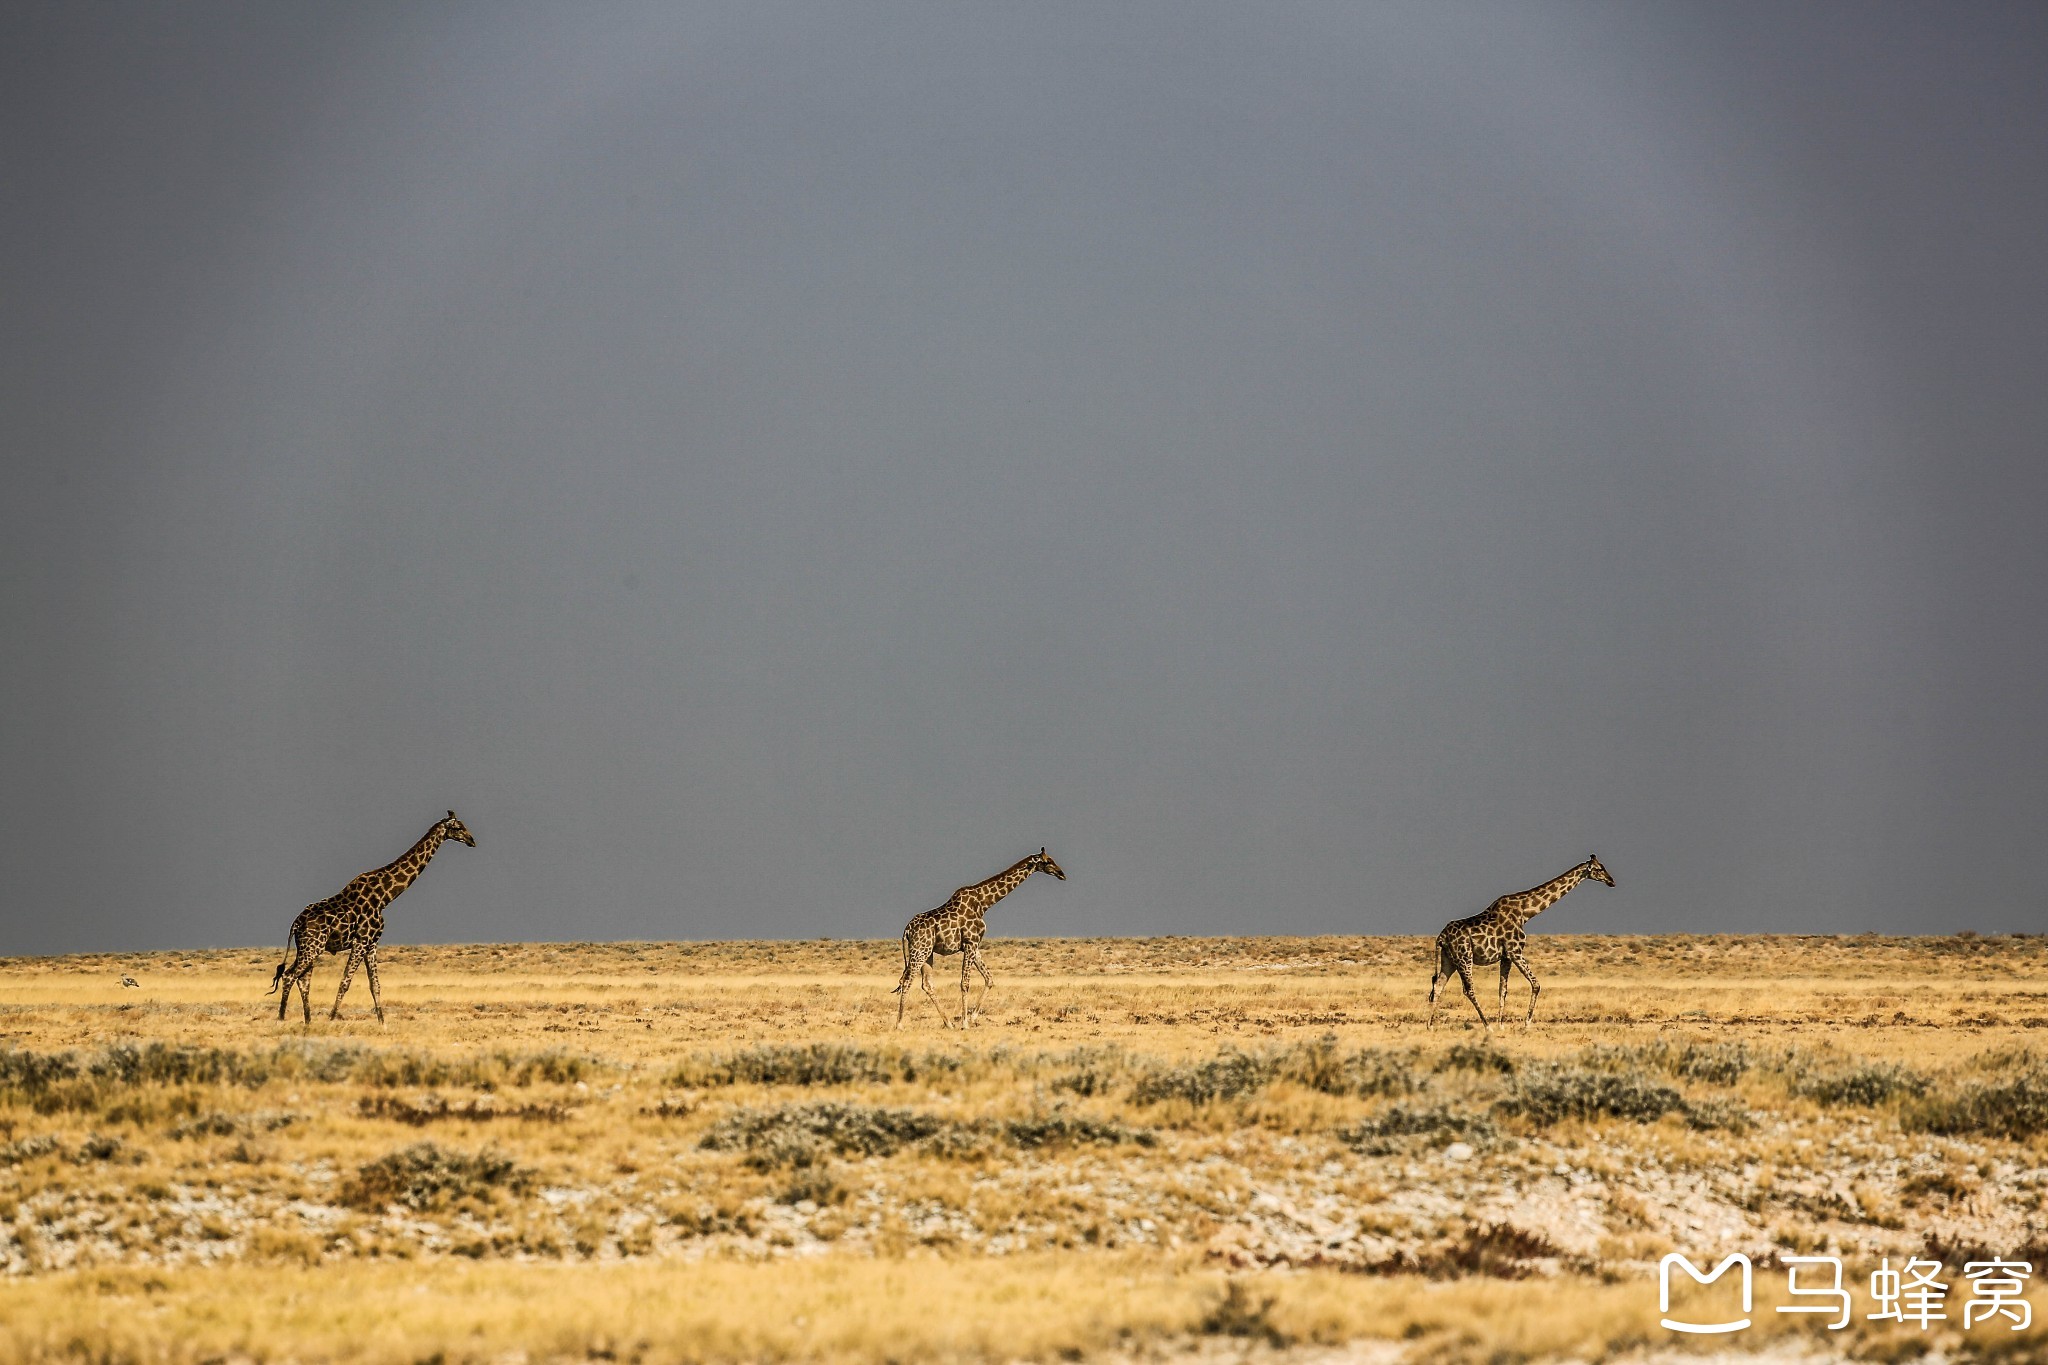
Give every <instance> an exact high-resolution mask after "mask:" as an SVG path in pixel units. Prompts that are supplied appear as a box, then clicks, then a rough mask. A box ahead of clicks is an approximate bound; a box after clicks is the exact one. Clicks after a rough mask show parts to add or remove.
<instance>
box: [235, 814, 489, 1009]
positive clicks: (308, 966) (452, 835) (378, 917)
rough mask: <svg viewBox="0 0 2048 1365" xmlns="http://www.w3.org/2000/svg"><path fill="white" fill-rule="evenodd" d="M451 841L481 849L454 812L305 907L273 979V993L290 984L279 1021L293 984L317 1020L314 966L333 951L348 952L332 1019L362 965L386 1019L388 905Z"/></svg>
mask: <svg viewBox="0 0 2048 1365" xmlns="http://www.w3.org/2000/svg"><path fill="white" fill-rule="evenodd" d="M449 839H460V840H461V841H462V842H463V843H465V844H468V845H469V846H470V847H471V848H475V847H476V839H475V837H474V836H473V835H471V834H470V832H469V830H468V829H467V828H465V827H464V826H463V823H462V822H461V821H460V820H458V819H456V818H455V812H454V811H452V810H451V811H449V812H448V818H447V819H445V820H436V821H435V822H434V827H433V828H432V829H430V830H428V831H427V832H426V834H425V835H424V836H422V837H421V839H420V841H419V842H418V843H416V844H414V845H413V846H412V847H411V848H409V849H407V850H406V852H405V856H404V857H402V858H400V859H398V860H397V861H396V862H393V863H387V864H386V865H385V866H383V867H380V868H378V869H376V870H375V871H373V872H365V873H364V874H363V875H362V876H360V877H357V878H356V879H355V880H354V881H351V882H350V883H349V884H348V885H347V886H344V887H343V888H341V890H340V891H338V892H336V893H335V894H334V895H332V896H329V897H328V898H327V899H326V900H324V901H315V902H313V903H312V904H311V905H309V906H307V907H306V908H305V909H303V910H301V911H299V917H298V918H297V919H295V920H293V921H292V928H291V933H290V934H289V935H288V936H287V937H286V939H285V960H284V961H283V962H280V963H278V964H277V972H276V974H275V975H273V976H272V977H271V978H270V989H271V990H272V991H274V990H276V989H277V988H278V987H279V986H283V987H284V994H283V995H282V996H280V997H279V998H278V1002H277V1017H278V1018H279V1019H282V1018H284V1014H285V1009H286V1008H287V1007H288V1006H289V1005H290V1004H291V1002H292V987H293V986H297V987H298V988H299V1008H300V1009H301V1010H303V1011H304V1012H305V1015H306V1022H307V1023H309V1024H310V1023H312V1022H313V1004H312V1001H311V999H310V998H309V997H310V995H311V987H310V983H311V981H312V977H313V968H314V967H315V966H316V965H318V963H319V961H320V959H321V958H322V957H323V956H325V955H326V954H328V953H346V954H347V959H346V960H345V961H344V962H343V963H342V968H341V989H340V990H338V991H336V992H335V993H334V1008H333V1010H331V1011H330V1012H329V1013H328V1015H327V1017H328V1018H329V1019H338V1018H340V1017H341V997H343V996H344V995H347V994H348V986H349V982H350V981H351V980H353V979H354V978H355V974H356V966H357V964H358V963H360V964H361V965H362V967H363V969H364V971H365V972H366V973H367V974H368V975H369V978H370V1003H371V1004H372V1005H373V1006H375V1007H376V1010H377V1022H378V1023H380V1024H381V1023H383V1022H384V997H383V994H382V992H380V991H379V990H378V988H377V940H378V939H380V938H382V937H383V936H384V907H385V906H387V905H389V904H391V902H393V901H395V900H397V899H398V896H399V893H400V892H402V891H404V890H405V888H407V887H408V886H411V885H412V884H413V882H414V881H416V880H418V878H419V875H420V873H421V872H424V871H425V870H426V866H427V861H428V859H430V858H432V857H433V856H434V854H435V853H436V852H438V851H439V850H440V847H441V845H442V843H444V842H445V841H447V840H449ZM294 950H296V951H294ZM265 994H266V995H267V994H269V992H268V991H266V992H265Z"/></svg>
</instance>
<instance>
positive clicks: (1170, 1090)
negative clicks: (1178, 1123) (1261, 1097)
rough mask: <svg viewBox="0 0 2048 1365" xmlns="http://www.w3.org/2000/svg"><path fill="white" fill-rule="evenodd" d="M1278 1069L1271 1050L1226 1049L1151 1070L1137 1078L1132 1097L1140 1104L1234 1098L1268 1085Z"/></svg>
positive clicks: (1207, 1101)
mask: <svg viewBox="0 0 2048 1365" xmlns="http://www.w3.org/2000/svg"><path fill="white" fill-rule="evenodd" d="M1279 1073H1280V1067H1279V1062H1278V1059H1277V1058H1276V1057H1274V1056H1273V1055H1272V1054H1270V1053H1251V1052H1225V1053H1223V1054H1222V1055H1220V1056H1217V1057H1212V1058H1210V1059H1209V1060H1208V1061H1205V1062H1189V1063H1187V1064H1185V1065H1182V1066H1173V1067H1161V1068H1158V1069H1155V1070H1152V1071H1148V1072H1146V1073H1145V1074H1144V1075H1142V1076H1140V1077H1139V1078H1138V1083H1137V1085H1136V1086H1135V1087H1133V1088H1132V1091H1131V1098H1132V1099H1133V1100H1135V1101H1137V1102H1138V1103H1139V1104H1157V1103H1159V1102H1160V1101H1162V1100H1186V1101H1187V1102H1188V1103H1190V1104H1209V1103H1212V1102H1214V1101H1216V1100H1234V1099H1238V1098H1240V1097H1242V1096H1245V1095H1250V1094H1254V1093H1256V1092H1257V1091H1260V1090H1263V1089H1265V1088H1266V1086H1268V1085H1270V1084H1271V1083H1272V1081H1273V1079H1274V1078H1275V1077H1276V1076H1278V1075H1279Z"/></svg>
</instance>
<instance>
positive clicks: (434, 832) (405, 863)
mask: <svg viewBox="0 0 2048 1365" xmlns="http://www.w3.org/2000/svg"><path fill="white" fill-rule="evenodd" d="M447 838H448V833H447V831H446V830H445V829H444V828H443V827H442V822H440V821H438V820H437V821H435V822H434V827H433V828H432V829H430V830H428V831H427V832H426V833H425V834H424V835H422V836H421V837H420V841H419V842H418V843H416V844H414V845H413V846H412V847H411V848H409V849H407V850H406V851H405V853H404V855H403V856H402V857H400V858H399V859H398V860H397V861H396V862H391V863H387V864H385V865H384V866H383V867H380V868H378V869H377V870H376V871H375V872H373V873H371V874H370V877H371V880H372V882H373V884H374V886H375V888H376V891H375V897H374V898H375V899H376V901H377V903H378V908H380V909H381V908H382V907H384V906H386V905H389V904H391V902H392V901H394V900H397V899H398V893H399V892H401V891H403V890H405V888H406V887H408V886H411V885H412V884H413V880H414V879H415V878H417V877H418V876H419V875H420V873H422V872H424V871H425V870H426V867H427V862H428V860H429V859H431V858H432V857H433V856H434V855H435V854H436V853H438V852H439V851H440V849H441V844H442V843H443V842H444V841H445V840H446V839H447Z"/></svg>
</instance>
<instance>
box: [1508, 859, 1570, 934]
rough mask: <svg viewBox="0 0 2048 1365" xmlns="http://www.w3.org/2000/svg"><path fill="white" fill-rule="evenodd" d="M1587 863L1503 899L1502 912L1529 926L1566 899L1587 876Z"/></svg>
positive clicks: (1518, 922)
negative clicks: (1569, 892)
mask: <svg viewBox="0 0 2048 1365" xmlns="http://www.w3.org/2000/svg"><path fill="white" fill-rule="evenodd" d="M1588 866H1589V864H1587V863H1580V864H1579V865H1578V866H1577V867H1575V868H1573V869H1572V870H1571V871H1569V872H1567V873H1565V874H1564V875H1562V876H1559V877H1553V878H1551V879H1550V880H1549V881H1547V882H1545V883H1543V885H1541V886H1532V887H1530V888H1529V889H1528V890H1527V891H1524V892H1521V893H1520V894H1518V895H1513V896H1503V897H1501V910H1502V912H1503V913H1504V914H1505V915H1506V916H1507V917H1508V918H1509V919H1512V920H1513V921H1514V922H1515V923H1516V924H1527V923H1528V922H1529V921H1530V920H1532V919H1534V918H1536V916H1538V915H1540V914H1542V913H1543V912H1544V911H1545V910H1548V909H1549V908H1550V907H1551V906H1553V905H1555V904H1557V903H1558V902H1559V901H1561V900H1563V899H1564V893H1565V892H1567V891H1569V890H1571V889H1572V888H1573V887H1575V886H1577V885H1578V884H1579V882H1580V880H1581V879H1583V878H1584V877H1585V875H1586V868H1587V867H1588Z"/></svg>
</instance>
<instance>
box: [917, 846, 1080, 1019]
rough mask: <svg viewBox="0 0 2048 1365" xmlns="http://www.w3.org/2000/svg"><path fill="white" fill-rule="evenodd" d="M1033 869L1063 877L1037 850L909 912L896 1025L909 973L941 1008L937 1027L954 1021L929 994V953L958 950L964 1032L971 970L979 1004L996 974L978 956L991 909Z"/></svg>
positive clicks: (947, 953)
mask: <svg viewBox="0 0 2048 1365" xmlns="http://www.w3.org/2000/svg"><path fill="white" fill-rule="evenodd" d="M1034 872H1050V873H1051V874H1052V875H1053V876H1054V877H1056V878H1058V879H1059V880H1060V881H1065V880H1066V879H1067V874H1066V873H1065V872H1064V871H1062V870H1061V868H1060V865H1059V864H1058V863H1056V862H1054V861H1053V860H1052V858H1051V857H1049V856H1048V855H1047V854H1046V851H1045V850H1044V849H1043V848H1040V849H1039V850H1038V852H1036V853H1034V854H1032V855H1031V856H1030V857H1029V858H1026V859H1024V860H1023V861H1022V862H1019V863H1016V864H1014V865H1012V866H1010V867H1008V868H1006V869H1004V870H1003V871H1001V872H998V873H997V874H996V875H995V876H993V877H990V878H989V879H988V880H987V881H985V882H976V883H975V884H974V885H972V886H963V887H961V888H960V889H959V890H958V891H955V892H954V893H953V894H952V895H951V896H950V897H948V898H947V900H946V903H945V904H944V905H941V906H938V907H937V908H936V909H932V910H927V911H925V912H924V913H922V914H919V915H913V916H911V918H910V923H908V924H906V925H904V926H903V976H902V977H901V979H899V980H898V981H897V982H896V989H895V990H894V991H892V992H891V994H893V995H895V996H897V997H899V998H898V999H897V1001H896V1027H897V1028H902V1027H903V1007H904V1005H905V1004H907V1003H908V1002H909V1000H910V982H911V978H913V977H915V978H917V980H918V981H919V983H920V984H921V985H923V987H924V994H925V998H926V999H927V1000H929V1001H931V1002H932V1008H933V1009H935V1010H937V1011H938V1012H939V1026H940V1027H941V1028H951V1027H952V1025H953V1021H952V1020H951V1019H949V1018H948V1017H947V1016H946V1007H945V1006H944V1005H941V1004H940V1003H939V997H938V996H936V995H934V994H932V956H933V954H935V953H936V954H939V955H941V956H951V955H952V954H954V953H958V954H960V1027H961V1028H962V1029H963V1030H964V1029H965V1028H966V1027H967V1026H968V1024H969V1023H970V1022H972V1020H973V1018H974V1016H975V1014H976V1013H978V1011H976V1010H971V1009H969V1008H968V1005H967V995H968V987H969V978H968V975H967V973H968V971H969V969H972V970H974V971H977V972H980V973H981V1003H982V1004H983V1005H987V1004H988V993H989V992H990V991H991V990H993V989H994V988H995V984H996V983H995V978H994V977H992V976H990V975H989V970H988V964H987V963H986V962H984V961H982V959H981V940H982V937H983V936H984V935H986V934H987V933H988V912H989V907H990V906H992V905H994V904H995V903H996V902H997V901H999V900H1001V899H1002V898H1003V897H1005V896H1007V895H1009V894H1010V893H1011V892H1012V891H1015V890H1016V889H1017V888H1018V887H1020V886H1022V885H1023V884H1024V879H1025V878H1026V877H1029V876H1030V875H1031V874H1032V873H1034Z"/></svg>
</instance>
